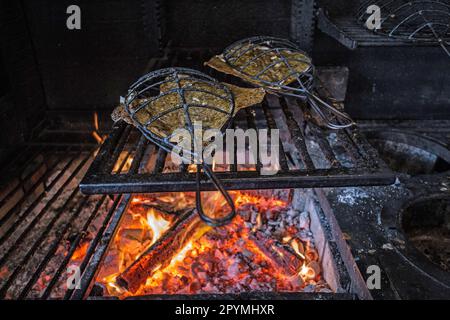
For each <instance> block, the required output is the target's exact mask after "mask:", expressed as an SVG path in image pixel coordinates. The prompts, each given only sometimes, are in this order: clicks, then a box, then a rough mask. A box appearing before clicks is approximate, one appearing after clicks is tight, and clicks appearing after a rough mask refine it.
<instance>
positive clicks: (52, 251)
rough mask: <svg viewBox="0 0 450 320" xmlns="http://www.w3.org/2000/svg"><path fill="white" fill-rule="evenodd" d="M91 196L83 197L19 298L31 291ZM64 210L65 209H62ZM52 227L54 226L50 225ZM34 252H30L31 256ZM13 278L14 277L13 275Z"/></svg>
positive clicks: (24, 296)
mask: <svg viewBox="0 0 450 320" xmlns="http://www.w3.org/2000/svg"><path fill="white" fill-rule="evenodd" d="M76 192H78V189H76ZM88 198H89V197H87V196H85V197H83V198H82V200H81V201H80V202H79V204H78V207H77V209H76V210H75V212H74V213H73V214H72V216H71V217H70V219H69V221H68V222H67V223H66V224H65V226H64V228H63V230H62V231H61V232H60V233H59V236H58V237H57V238H56V239H55V240H54V241H53V243H52V244H51V246H50V249H49V250H48V251H47V254H46V255H45V257H44V258H43V259H42V260H41V262H40V263H39V265H38V267H37V269H36V271H35V272H34V274H33V276H32V277H31V278H30V280H29V281H28V282H27V284H26V285H25V287H24V288H23V290H22V291H21V292H20V294H19V297H18V299H25V298H26V297H27V295H28V293H29V291H30V289H31V288H32V287H33V285H34V283H35V282H36V281H37V280H38V279H39V276H40V275H41V273H42V271H43V270H44V268H45V267H46V266H47V264H48V263H49V261H50V259H51V258H52V257H53V255H54V254H55V252H56V250H57V249H58V246H59V245H60V242H61V241H62V240H63V238H64V236H65V235H66V233H67V231H68V230H69V228H70V227H71V226H72V223H73V222H74V221H75V219H77V218H78V217H79V216H80V213H81V211H82V209H83V207H84V205H85V204H86V203H87V200H88ZM62 212H63V211H62ZM49 227H50V228H51V227H52V226H49ZM31 255H32V254H30V256H31ZM11 278H13V277H11Z"/></svg>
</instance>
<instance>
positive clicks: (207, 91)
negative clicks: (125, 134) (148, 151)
mask: <svg viewBox="0 0 450 320" xmlns="http://www.w3.org/2000/svg"><path fill="white" fill-rule="evenodd" d="M124 105H125V111H126V112H127V113H128V115H129V117H130V118H131V121H132V123H133V124H134V126H136V127H137V128H138V129H139V130H140V131H141V132H142V134H143V135H144V136H145V137H146V138H147V139H149V140H150V141H152V142H153V143H155V144H156V145H158V146H159V147H160V148H162V149H164V150H166V151H167V152H171V151H176V152H177V155H179V156H181V157H182V159H183V160H184V161H187V163H191V162H192V161H194V163H196V164H197V170H196V177H197V192H196V193H197V211H198V213H199V214H200V216H201V218H202V219H203V220H204V221H205V222H207V223H208V224H210V225H213V226H220V225H224V224H226V223H228V222H229V221H230V220H231V219H232V218H233V217H234V215H235V209H234V205H233V201H232V199H231V197H230V196H229V194H228V193H227V191H226V190H225V189H224V187H223V186H222V184H221V183H220V181H219V180H218V179H217V177H216V176H215V175H214V173H213V171H212V170H211V168H210V167H209V165H208V164H207V163H206V162H205V161H204V159H203V150H204V147H205V145H204V144H201V146H200V151H198V150H199V148H198V146H196V145H195V144H196V143H198V141H196V138H195V135H196V134H197V133H196V130H198V129H199V130H202V131H203V130H208V129H217V130H220V131H221V132H223V130H224V129H226V128H227V127H228V125H229V124H230V122H231V120H232V117H233V115H234V111H235V102H234V97H233V93H232V92H231V90H230V89H229V88H228V87H227V86H225V85H223V84H222V83H220V82H218V81H217V80H215V79H214V78H212V77H210V76H208V75H205V74H203V73H201V72H199V71H196V70H192V69H187V68H167V69H160V70H156V71H153V72H150V73H148V74H146V75H144V76H143V77H141V78H140V79H139V80H138V81H136V82H135V83H134V84H133V85H131V87H130V88H129V90H128V94H127V96H126V98H125V103H124ZM200 125H201V127H200ZM196 128H197V129H196ZM177 129H180V130H187V132H188V133H189V135H190V146H186V145H183V147H180V146H179V145H178V142H179V141H178V140H177V139H176V135H177V134H179V133H180V131H177ZM201 172H204V173H205V174H206V175H207V176H208V178H209V179H210V180H211V182H212V183H213V184H214V185H215V187H216V189H217V190H218V191H219V192H220V193H222V195H223V196H224V198H225V200H226V201H227V203H228V205H229V206H230V208H231V210H230V213H229V214H228V215H226V216H224V217H219V218H217V217H211V216H208V215H207V214H205V213H204V211H203V208H202V205H201V193H200V174H201Z"/></svg>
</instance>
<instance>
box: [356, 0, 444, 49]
mask: <svg viewBox="0 0 450 320" xmlns="http://www.w3.org/2000/svg"><path fill="white" fill-rule="evenodd" d="M369 5H377V6H378V7H379V8H380V9H381V14H382V17H381V29H379V30H377V29H375V30H374V32H375V33H379V34H382V35H385V36H388V37H391V38H394V39H400V40H406V41H412V42H425V43H430V42H431V43H436V44H439V45H440V46H441V47H442V49H443V50H444V51H445V53H446V54H447V55H448V56H450V51H449V50H448V49H447V46H448V45H450V2H449V1H445V0H415V1H410V0H377V1H373V0H361V1H360V7H359V9H358V20H359V22H360V23H362V24H363V23H364V22H365V17H366V16H367V15H366V9H367V7H368V6H369Z"/></svg>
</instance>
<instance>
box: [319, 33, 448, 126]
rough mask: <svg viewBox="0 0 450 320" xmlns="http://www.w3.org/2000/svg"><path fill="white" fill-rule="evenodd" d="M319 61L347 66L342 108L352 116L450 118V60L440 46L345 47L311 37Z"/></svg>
mask: <svg viewBox="0 0 450 320" xmlns="http://www.w3.org/2000/svg"><path fill="white" fill-rule="evenodd" d="M313 58H314V61H315V63H316V64H318V65H330V66H333V65H334V66H339V65H345V66H347V67H348V68H349V70H350V73H351V75H350V77H349V82H348V90H347V94H346V97H347V98H346V103H345V107H346V108H345V109H346V111H347V112H348V113H349V114H350V116H352V117H353V118H354V119H356V120H361V119H365V120H402V119H403V120H418V119H429V120H441V119H450V74H449V73H448V72H443V70H447V69H448V68H449V67H450V59H449V58H448V57H447V56H446V55H445V53H443V51H442V49H441V48H440V47H435V46H434V47H433V46H417V47H414V46H395V47H394V46H388V47H384V46H380V47H358V48H357V49H355V50H348V49H347V48H346V47H344V46H342V45H340V44H339V43H338V42H336V41H335V40H334V39H332V38H330V37H329V36H327V35H324V34H321V35H318V36H317V37H316V41H315V48H314V54H313Z"/></svg>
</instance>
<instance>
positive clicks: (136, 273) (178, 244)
mask: <svg viewBox="0 0 450 320" xmlns="http://www.w3.org/2000/svg"><path fill="white" fill-rule="evenodd" d="M209 230H210V227H208V226H207V225H205V224H204V223H203V222H202V221H201V220H200V218H199V216H198V215H197V214H196V212H195V211H194V210H193V211H190V212H187V213H185V214H184V215H183V216H181V217H180V218H179V219H178V221H176V222H175V224H174V225H173V226H172V227H170V229H169V230H167V232H166V233H165V234H164V235H163V236H162V237H161V238H160V239H158V240H157V241H156V242H155V243H154V244H153V245H152V246H150V248H148V249H147V250H146V251H145V252H144V253H143V254H142V255H141V256H140V257H139V258H138V259H137V260H136V261H134V262H133V263H132V264H131V265H130V266H129V267H128V268H127V269H126V270H125V271H124V272H122V273H121V274H120V275H119V276H118V277H117V280H116V283H117V284H118V285H119V286H121V287H122V288H125V289H127V290H129V291H131V292H133V293H135V292H136V291H137V290H138V289H139V288H140V287H141V285H143V284H144V283H145V282H146V280H147V278H148V277H151V276H152V275H153V273H154V272H155V271H156V270H158V269H161V268H164V267H166V266H168V265H169V264H170V262H171V261H172V258H173V257H174V256H175V255H176V254H177V253H178V252H179V251H180V250H181V249H182V248H184V247H185V246H186V245H187V244H188V243H189V241H191V240H194V239H198V238H200V237H201V236H202V235H203V234H205V233H206V232H207V231H209Z"/></svg>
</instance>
